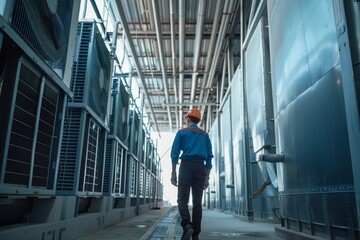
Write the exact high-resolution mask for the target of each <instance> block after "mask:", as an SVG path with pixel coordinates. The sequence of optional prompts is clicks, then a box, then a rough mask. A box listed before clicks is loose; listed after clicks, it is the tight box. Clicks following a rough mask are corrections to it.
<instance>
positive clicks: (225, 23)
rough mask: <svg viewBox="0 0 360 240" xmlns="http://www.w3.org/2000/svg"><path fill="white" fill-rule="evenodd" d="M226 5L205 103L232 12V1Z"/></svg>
mask: <svg viewBox="0 0 360 240" xmlns="http://www.w3.org/2000/svg"><path fill="white" fill-rule="evenodd" d="M228 3H229V4H228V5H227V8H224V11H223V18H222V21H221V26H220V31H219V37H218V39H217V42H216V47H215V53H214V61H212V64H211V68H210V74H209V80H208V82H207V83H208V85H207V87H206V94H205V101H207V98H208V96H209V88H210V87H211V85H212V82H213V79H214V75H215V70H216V66H217V64H218V61H219V55H220V53H221V50H222V46H223V44H224V40H225V33H226V29H227V26H228V23H229V20H230V16H229V15H230V14H229V12H232V11H233V5H234V1H233V0H229V2H228Z"/></svg>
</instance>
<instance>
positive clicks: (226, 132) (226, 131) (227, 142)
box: [220, 98, 234, 210]
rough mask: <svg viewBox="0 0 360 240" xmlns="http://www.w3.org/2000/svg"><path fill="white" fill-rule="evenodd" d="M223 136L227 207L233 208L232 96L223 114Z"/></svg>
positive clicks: (228, 208)
mask: <svg viewBox="0 0 360 240" xmlns="http://www.w3.org/2000/svg"><path fill="white" fill-rule="evenodd" d="M220 119H221V135H222V136H221V138H222V152H223V156H224V163H225V186H228V187H227V188H226V191H225V198H226V208H227V210H232V209H233V207H234V188H233V187H231V188H229V186H233V185H234V163H233V154H232V139H231V115H230V98H228V100H227V101H226V103H225V104H224V107H223V112H222V114H221V117H220Z"/></svg>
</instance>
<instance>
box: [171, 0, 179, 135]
mask: <svg viewBox="0 0 360 240" xmlns="http://www.w3.org/2000/svg"><path fill="white" fill-rule="evenodd" d="M173 1H174V0H170V23H171V25H170V28H171V55H172V70H173V85H174V96H175V102H176V103H177V102H178V101H179V99H178V94H177V86H176V52H175V13H174V6H173ZM175 118H176V129H179V127H180V122H179V121H180V120H179V116H178V114H177V107H176V108H175Z"/></svg>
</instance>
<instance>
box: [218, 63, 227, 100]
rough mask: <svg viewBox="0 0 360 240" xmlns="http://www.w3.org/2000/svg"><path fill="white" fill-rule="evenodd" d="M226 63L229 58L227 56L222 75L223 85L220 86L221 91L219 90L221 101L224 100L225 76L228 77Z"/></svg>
mask: <svg viewBox="0 0 360 240" xmlns="http://www.w3.org/2000/svg"><path fill="white" fill-rule="evenodd" d="M226 65H227V58H226V57H225V58H224V64H223V72H222V77H221V87H220V92H219V96H220V103H221V102H222V100H223V93H224V85H225V77H226Z"/></svg>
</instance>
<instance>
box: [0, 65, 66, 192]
mask: <svg viewBox="0 0 360 240" xmlns="http://www.w3.org/2000/svg"><path fill="white" fill-rule="evenodd" d="M13 66H14V65H10V64H9V65H7V66H6V67H7V68H12V69H6V70H5V72H9V71H14V72H17V75H16V79H15V81H14V84H8V83H5V84H4V85H3V89H2V90H3V91H6V92H7V93H11V95H5V94H4V96H2V97H5V98H6V97H9V98H12V100H10V101H8V100H5V99H2V100H1V102H2V104H6V103H7V104H11V103H12V104H11V106H10V107H9V108H3V107H4V106H2V107H1V109H9V110H10V115H9V118H8V119H9V120H8V121H9V122H8V123H7V124H5V125H4V127H5V126H8V130H7V131H8V134H7V137H6V140H5V142H4V144H5V147H4V151H3V154H4V155H3V156H1V157H2V161H1V162H2V169H4V171H3V176H2V177H1V179H2V180H1V182H2V183H3V184H4V185H6V186H7V187H8V189H9V191H10V192H11V191H12V190H11V189H15V188H16V189H17V190H16V193H18V194H21V193H35V192H36V194H49V193H51V194H53V193H54V182H55V181H56V176H55V172H56V169H55V167H54V166H56V162H57V149H58V147H57V144H58V139H59V134H60V124H61V120H59V116H60V114H61V113H62V111H63V108H62V107H61V106H63V101H64V98H63V96H64V95H63V94H61V92H60V90H59V88H58V87H56V86H55V85H53V84H52V83H50V81H49V80H48V79H47V78H46V77H45V76H44V75H43V73H42V72H41V71H39V70H37V69H36V68H35V67H34V66H32V65H31V64H30V63H28V62H27V61H26V60H25V59H21V60H20V61H19V62H18V66H16V65H15V67H13ZM7 80H10V79H7ZM3 114H4V116H6V115H7V114H6V113H5V112H3ZM3 130H5V131H6V129H3ZM14 191H15V190H14ZM14 193H15V192H14Z"/></svg>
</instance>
